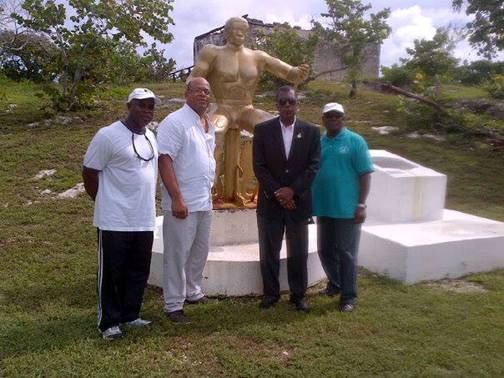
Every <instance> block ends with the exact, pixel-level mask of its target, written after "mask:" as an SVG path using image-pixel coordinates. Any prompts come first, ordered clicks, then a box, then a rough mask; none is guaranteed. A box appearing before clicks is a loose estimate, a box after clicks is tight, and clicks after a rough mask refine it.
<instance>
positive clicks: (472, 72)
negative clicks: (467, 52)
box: [454, 60, 504, 85]
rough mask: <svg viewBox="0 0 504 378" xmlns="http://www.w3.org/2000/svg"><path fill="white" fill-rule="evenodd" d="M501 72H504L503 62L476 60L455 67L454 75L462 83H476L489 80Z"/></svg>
mask: <svg viewBox="0 0 504 378" xmlns="http://www.w3.org/2000/svg"><path fill="white" fill-rule="evenodd" d="M502 74H504V62H492V61H489V60H477V61H475V62H471V63H469V64H467V63H464V64H463V65H462V66H459V67H457V68H456V70H455V74H454V77H455V79H456V80H457V81H459V82H460V83H462V84H468V85H477V84H481V83H484V82H486V81H489V80H491V79H492V77H493V76H495V75H502Z"/></svg>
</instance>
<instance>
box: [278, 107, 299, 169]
mask: <svg viewBox="0 0 504 378" xmlns="http://www.w3.org/2000/svg"><path fill="white" fill-rule="evenodd" d="M295 123H296V117H294V122H292V124H291V125H284V124H283V123H282V121H280V128H281V129H282V138H283V142H284V148H285V158H286V159H288V158H289V153H290V149H291V146H292V137H293V136H294V124H295Z"/></svg>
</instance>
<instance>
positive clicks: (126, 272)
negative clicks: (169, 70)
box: [82, 88, 159, 340]
mask: <svg viewBox="0 0 504 378" xmlns="http://www.w3.org/2000/svg"><path fill="white" fill-rule="evenodd" d="M156 102H159V99H157V98H156V96H155V95H154V93H152V91H150V90H149V89H147V88H136V89H135V90H134V91H133V92H131V94H130V95H129V97H128V103H127V107H128V116H127V117H126V119H124V120H121V121H116V122H114V123H112V124H111V125H110V126H107V127H104V128H102V129H100V130H99V131H98V133H96V135H95V137H94V138H93V140H92V141H91V144H90V145H89V147H88V150H87V152H86V156H85V157H84V167H83V170H82V177H83V179H84V187H85V188H86V192H87V193H88V194H89V196H90V197H91V198H92V199H93V200H94V201H95V211H94V225H95V226H96V227H97V228H98V254H99V262H98V329H99V330H100V332H101V333H102V336H103V338H104V339H105V340H113V339H116V338H119V337H121V336H122V331H121V328H120V324H122V323H126V324H128V325H131V326H145V325H148V324H150V323H151V322H150V321H148V320H144V319H141V318H140V317H139V312H140V308H141V306H142V299H143V293H144V289H145V284H146V283H147V278H148V277H149V270H150V260H151V253H152V241H153V231H154V227H155V223H156V221H155V217H156V205H155V195H156V182H157V160H158V152H157V146H156V139H155V137H154V134H153V133H152V132H151V131H150V130H148V129H147V128H146V127H145V126H147V124H149V122H151V121H152V118H153V116H154V106H155V104H156Z"/></svg>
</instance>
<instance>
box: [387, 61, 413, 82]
mask: <svg viewBox="0 0 504 378" xmlns="http://www.w3.org/2000/svg"><path fill="white" fill-rule="evenodd" d="M381 71H382V75H383V76H382V81H385V82H387V83H390V84H392V85H395V86H396V87H409V86H410V85H412V84H413V81H414V80H415V73H414V72H413V71H411V70H410V69H408V68H407V67H405V66H399V65H397V64H393V65H392V67H384V66H382V67H381Z"/></svg>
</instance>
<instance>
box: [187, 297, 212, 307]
mask: <svg viewBox="0 0 504 378" xmlns="http://www.w3.org/2000/svg"><path fill="white" fill-rule="evenodd" d="M209 301H210V299H208V297H207V296H206V295H203V296H202V297H201V298H198V299H195V300H189V299H186V300H185V302H186V303H187V304H191V305H192V304H207V303H208V302H209Z"/></svg>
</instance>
